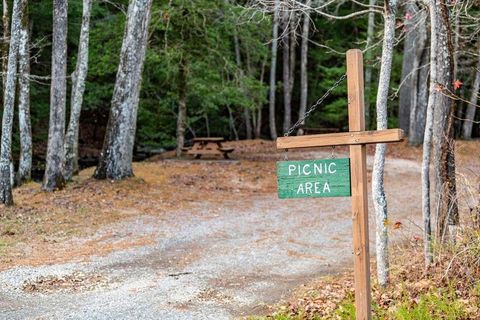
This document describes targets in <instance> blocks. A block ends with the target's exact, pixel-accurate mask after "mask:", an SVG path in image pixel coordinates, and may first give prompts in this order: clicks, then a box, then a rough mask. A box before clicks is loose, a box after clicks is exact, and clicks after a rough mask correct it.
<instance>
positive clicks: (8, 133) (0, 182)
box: [0, 0, 27, 205]
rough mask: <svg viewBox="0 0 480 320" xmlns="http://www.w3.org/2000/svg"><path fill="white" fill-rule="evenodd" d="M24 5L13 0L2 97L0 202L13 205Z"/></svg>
mask: <svg viewBox="0 0 480 320" xmlns="http://www.w3.org/2000/svg"><path fill="white" fill-rule="evenodd" d="M26 5H27V1H26V0H15V1H14V2H13V10H12V26H11V35H12V38H11V39H10V45H9V51H8V63H7V75H6V79H5V92H4V97H3V118H2V141H1V149H0V203H3V204H5V205H13V195H12V177H11V172H10V170H11V164H12V162H11V156H12V127H13V113H14V112H13V110H14V106H15V89H16V84H17V83H16V78H17V56H18V48H19V44H20V29H21V20H22V12H24V7H25V6H26Z"/></svg>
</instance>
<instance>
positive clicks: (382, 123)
mask: <svg viewBox="0 0 480 320" xmlns="http://www.w3.org/2000/svg"><path fill="white" fill-rule="evenodd" d="M396 10H397V1H396V0H389V1H386V2H385V12H384V20H385V28H384V39H383V47H382V60H381V65H380V77H379V79H378V92H377V105H376V109H377V130H383V129H387V124H388V121H387V117H388V116H387V102H388V89H389V88H390V77H391V72H392V60H393V45H394V42H395V12H396ZM385 153H386V144H384V143H379V144H377V145H376V149H375V159H374V164H373V171H372V194H373V205H374V208H375V216H376V249H377V275H378V283H379V284H380V285H381V286H385V285H386V284H387V283H388V275H389V264H388V229H387V222H388V212H387V200H386V196H385V189H384V181H383V175H384V166H385Z"/></svg>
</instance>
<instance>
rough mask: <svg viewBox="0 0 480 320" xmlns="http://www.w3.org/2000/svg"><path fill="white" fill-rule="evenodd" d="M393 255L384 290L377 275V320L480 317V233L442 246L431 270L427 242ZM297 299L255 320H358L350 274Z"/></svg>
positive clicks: (414, 243)
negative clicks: (425, 248)
mask: <svg viewBox="0 0 480 320" xmlns="http://www.w3.org/2000/svg"><path fill="white" fill-rule="evenodd" d="M393 251H394V252H392V253H391V263H392V265H391V277H390V284H389V285H388V286H387V287H386V288H381V287H379V286H378V284H377V283H376V280H375V277H374V275H375V272H374V270H373V271H372V275H373V277H374V278H373V284H372V318H373V319H378V320H380V319H382V320H383V319H391V320H433V319H447V320H467V319H472V320H475V319H477V320H478V319H480V231H478V230H462V231H461V232H459V234H458V236H457V239H456V241H455V244H451V245H448V246H445V245H443V246H442V247H441V250H440V249H439V247H437V249H436V252H435V257H436V258H435V263H434V264H433V265H431V266H429V267H428V268H425V267H424V262H423V261H424V260H423V252H422V244H421V242H417V241H412V242H411V243H410V244H409V245H407V246H404V247H401V248H396V249H395V250H393ZM296 296H297V297H299V298H296V299H293V300H292V301H290V302H288V303H286V304H283V305H281V306H278V307H277V308H276V309H277V310H276V311H275V312H274V313H273V314H272V315H270V316H267V317H260V318H252V319H256V320H259V319H264V320H265V319H274V320H304V319H309V320H310V319H312V320H317V319H321V320H323V319H340V320H343V319H345V320H346V319H355V303H354V290H353V279H352V278H351V275H350V274H348V275H347V274H345V275H339V276H336V277H330V278H323V279H321V280H319V281H317V282H316V283H314V284H313V285H311V286H309V287H308V288H306V289H303V290H301V291H299V292H298V293H297V294H296Z"/></svg>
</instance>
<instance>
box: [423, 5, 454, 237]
mask: <svg viewBox="0 0 480 320" xmlns="http://www.w3.org/2000/svg"><path fill="white" fill-rule="evenodd" d="M434 4H435V6H431V7H430V10H432V11H435V13H436V15H437V21H438V23H437V26H436V29H433V28H431V30H432V31H431V32H434V33H435V36H436V37H437V46H436V47H433V46H432V50H433V51H435V52H436V59H437V63H436V68H437V75H436V77H437V79H436V84H435V89H436V90H435V92H434V93H433V94H434V95H435V107H434V110H433V121H434V126H433V150H432V152H433V168H434V177H435V192H434V194H435V207H436V221H437V228H436V233H437V237H438V239H439V240H441V241H443V240H445V239H446V236H447V233H448V235H452V233H453V232H454V231H455V229H456V227H457V226H458V223H459V216H458V205H457V196H456V181H455V141H454V126H453V125H454V114H455V113H454V109H455V102H454V100H452V99H451V98H450V97H449V93H450V92H453V80H454V78H453V74H454V69H453V65H454V61H453V43H452V29H451V22H450V9H449V4H447V3H446V1H445V0H436V1H435V3H434ZM433 36H434V35H433V34H432V37H433ZM430 94H432V93H430Z"/></svg>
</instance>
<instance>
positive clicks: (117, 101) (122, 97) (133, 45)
mask: <svg viewBox="0 0 480 320" xmlns="http://www.w3.org/2000/svg"><path fill="white" fill-rule="evenodd" d="M151 7H152V0H131V1H130V3H129V6H128V14H127V21H126V25H125V32H124V37H123V43H122V49H121V53H120V64H119V66H118V72H117V78H116V82H115V87H114V91H113V98H112V106H111V109H110V116H109V118H108V124H107V131H106V133H105V141H104V144H103V150H102V153H101V155H100V161H99V164H98V166H97V169H96V170H95V174H94V177H95V178H97V179H113V180H119V179H123V178H126V177H131V176H132V175H133V171H132V158H133V147H134V141H135V131H136V126H137V111H138V102H139V98H140V86H141V82H142V71H143V64H144V61H145V52H146V48H147V42H148V25H149V22H150V14H151Z"/></svg>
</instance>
